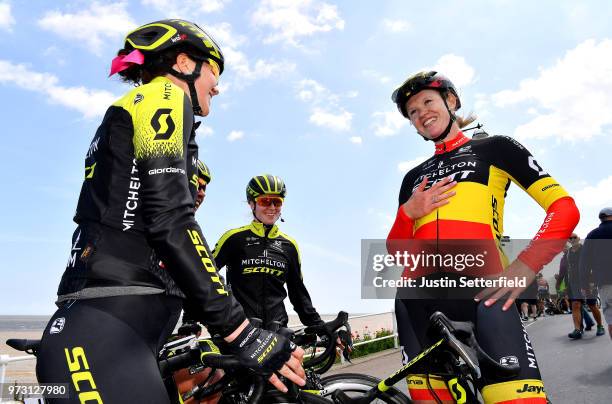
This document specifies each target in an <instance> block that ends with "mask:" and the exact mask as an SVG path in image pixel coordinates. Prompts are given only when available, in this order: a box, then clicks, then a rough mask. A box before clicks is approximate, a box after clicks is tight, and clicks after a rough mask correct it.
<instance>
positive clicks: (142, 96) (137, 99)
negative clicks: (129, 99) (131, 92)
mask: <svg viewBox="0 0 612 404" xmlns="http://www.w3.org/2000/svg"><path fill="white" fill-rule="evenodd" d="M142 100H144V95H142V94H140V93H138V94H136V96H135V97H134V105H136V104H138V103H139V102H140V101H142Z"/></svg>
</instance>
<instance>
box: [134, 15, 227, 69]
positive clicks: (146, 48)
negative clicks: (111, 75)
mask: <svg viewBox="0 0 612 404" xmlns="http://www.w3.org/2000/svg"><path fill="white" fill-rule="evenodd" d="M185 44H188V45H191V46H192V47H193V48H195V50H196V51H198V52H199V53H200V54H199V55H198V54H194V55H189V56H193V57H195V58H200V59H202V58H206V59H208V58H210V59H212V60H214V61H215V63H217V65H218V67H219V73H223V64H224V58H223V53H221V48H219V45H217V43H216V42H215V40H214V39H213V38H212V37H211V36H210V35H209V34H208V33H207V32H206V31H204V30H203V29H202V28H200V27H199V26H198V25H197V24H194V23H192V22H189V21H185V20H177V19H173V20H161V21H156V22H152V23H150V24H146V25H143V26H141V27H139V28H136V29H135V30H134V31H132V32H130V33H129V34H127V36H126V37H125V45H124V47H125V49H126V50H130V49H138V50H140V51H141V52H142V53H144V54H145V56H146V55H147V54H155V53H159V52H163V51H165V50H166V49H169V48H172V47H175V46H179V45H185Z"/></svg>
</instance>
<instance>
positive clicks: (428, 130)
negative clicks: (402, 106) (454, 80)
mask: <svg viewBox="0 0 612 404" xmlns="http://www.w3.org/2000/svg"><path fill="white" fill-rule="evenodd" d="M447 103H448V107H449V108H450V109H451V111H454V110H455V106H456V103H457V99H456V98H455V97H454V96H453V95H452V94H449V96H448V98H447ZM406 111H408V117H409V119H410V122H411V123H412V125H414V127H415V129H416V130H417V132H419V133H420V134H421V135H422V136H425V137H427V138H428V139H434V138H436V137H438V136H440V135H441V134H442V133H443V132H444V130H445V129H446V127H447V126H448V122H449V120H450V115H449V113H448V110H447V109H446V105H444V100H443V99H442V96H441V94H440V93H439V92H438V91H436V90H429V89H426V90H422V91H419V92H418V93H417V94H415V95H413V96H412V97H410V99H409V100H408V102H406Z"/></svg>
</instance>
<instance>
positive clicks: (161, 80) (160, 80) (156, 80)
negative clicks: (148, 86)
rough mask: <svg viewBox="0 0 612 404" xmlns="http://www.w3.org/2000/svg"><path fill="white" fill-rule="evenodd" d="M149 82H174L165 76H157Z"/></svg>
mask: <svg viewBox="0 0 612 404" xmlns="http://www.w3.org/2000/svg"><path fill="white" fill-rule="evenodd" d="M151 83H170V84H174V83H173V82H172V80H170V79H169V78H168V77H165V76H157V77H155V78H154V79H153V80H151Z"/></svg>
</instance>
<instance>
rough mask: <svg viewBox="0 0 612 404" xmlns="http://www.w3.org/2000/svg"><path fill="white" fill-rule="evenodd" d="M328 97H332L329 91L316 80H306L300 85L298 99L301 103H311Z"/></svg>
mask: <svg viewBox="0 0 612 404" xmlns="http://www.w3.org/2000/svg"><path fill="white" fill-rule="evenodd" d="M327 95H330V92H329V90H328V89H326V88H325V87H323V86H322V85H321V84H319V83H318V82H317V81H315V80H311V79H304V80H302V81H300V82H299V83H298V94H297V97H298V99H300V100H301V101H304V102H310V101H313V100H315V99H318V98H322V97H325V96H327Z"/></svg>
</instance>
